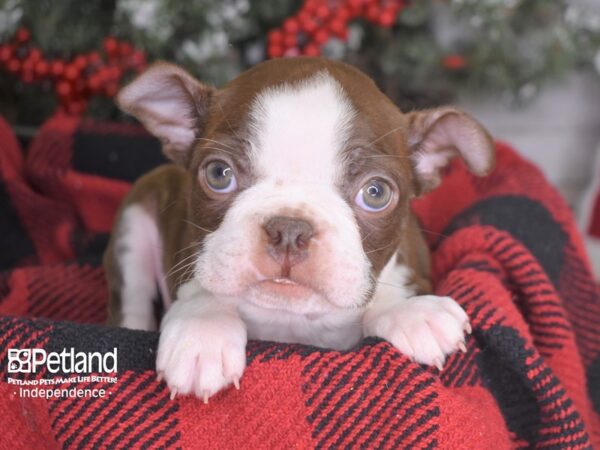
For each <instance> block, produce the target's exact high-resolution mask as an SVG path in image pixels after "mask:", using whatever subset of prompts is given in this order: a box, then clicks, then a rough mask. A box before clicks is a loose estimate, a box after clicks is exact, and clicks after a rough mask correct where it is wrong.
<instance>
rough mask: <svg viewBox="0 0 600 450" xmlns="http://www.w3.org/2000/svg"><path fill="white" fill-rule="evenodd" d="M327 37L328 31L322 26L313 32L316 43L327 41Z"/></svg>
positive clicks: (320, 43)
mask: <svg viewBox="0 0 600 450" xmlns="http://www.w3.org/2000/svg"><path fill="white" fill-rule="evenodd" d="M328 39H329V32H328V31H327V30H325V29H324V28H321V29H320V30H318V31H317V32H316V33H315V36H314V41H315V43H317V44H318V45H322V44H324V43H325V42H327V40H328Z"/></svg>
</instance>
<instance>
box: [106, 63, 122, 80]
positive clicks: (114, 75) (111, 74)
mask: <svg viewBox="0 0 600 450" xmlns="http://www.w3.org/2000/svg"><path fill="white" fill-rule="evenodd" d="M122 74H123V71H122V70H121V69H120V68H118V67H117V66H112V67H110V68H109V69H108V78H109V79H110V80H112V81H117V80H118V79H119V78H121V75H122Z"/></svg>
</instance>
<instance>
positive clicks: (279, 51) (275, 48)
mask: <svg viewBox="0 0 600 450" xmlns="http://www.w3.org/2000/svg"><path fill="white" fill-rule="evenodd" d="M267 53H268V54H269V57H270V58H279V57H280V56H283V47H282V46H281V45H279V44H271V45H269V48H268V49H267Z"/></svg>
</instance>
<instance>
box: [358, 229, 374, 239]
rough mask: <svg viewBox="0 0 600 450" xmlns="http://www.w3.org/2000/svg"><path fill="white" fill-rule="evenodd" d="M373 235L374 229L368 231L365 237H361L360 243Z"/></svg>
mask: <svg viewBox="0 0 600 450" xmlns="http://www.w3.org/2000/svg"><path fill="white" fill-rule="evenodd" d="M373 233H375V229H372V230H371V231H369V232H368V233H367V234H365V237H363V238H362V239H361V240H360V241H361V242H365V241H366V240H367V239H369V237H370V236H371V235H372V234H373Z"/></svg>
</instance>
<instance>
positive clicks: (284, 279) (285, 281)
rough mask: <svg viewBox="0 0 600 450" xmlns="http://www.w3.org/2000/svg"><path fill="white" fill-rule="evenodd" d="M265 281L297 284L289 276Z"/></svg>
mask: <svg viewBox="0 0 600 450" xmlns="http://www.w3.org/2000/svg"><path fill="white" fill-rule="evenodd" d="M267 281H272V282H273V283H279V284H289V285H294V284H296V285H297V284H298V283H296V282H295V281H292V280H290V279H289V278H273V279H271V280H267Z"/></svg>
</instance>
